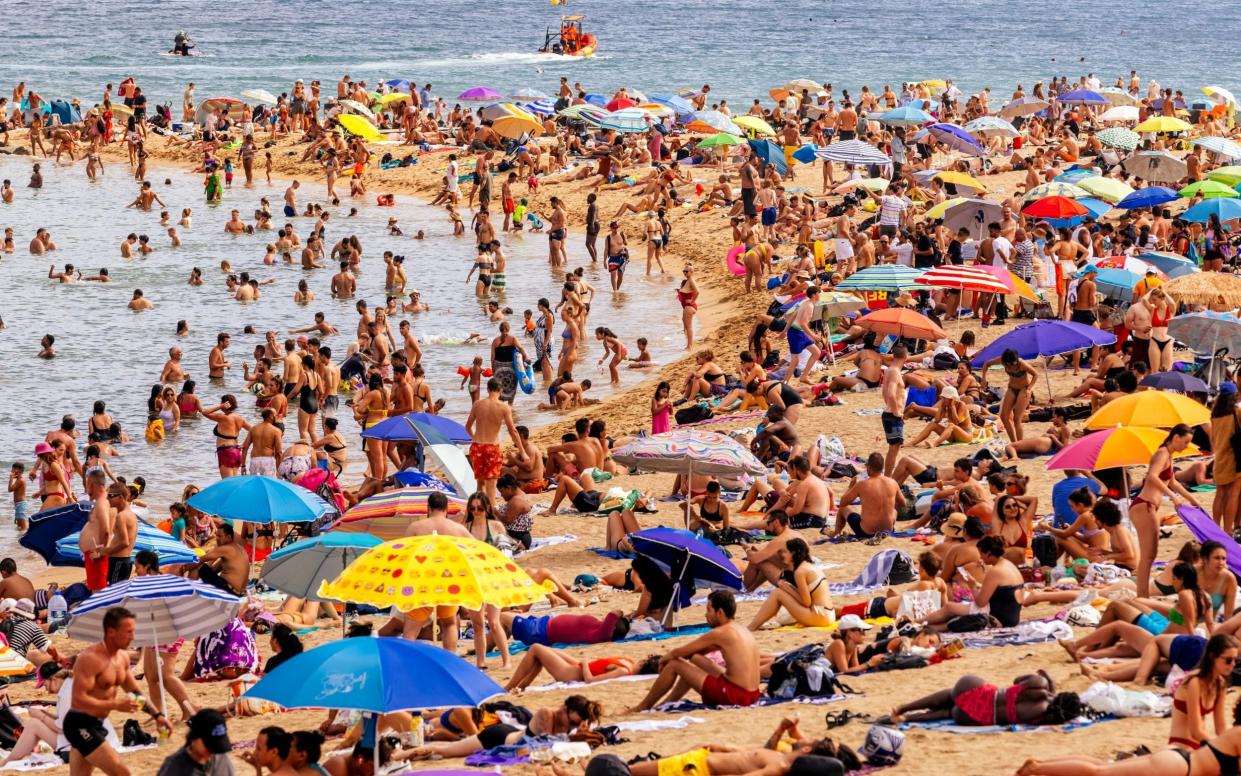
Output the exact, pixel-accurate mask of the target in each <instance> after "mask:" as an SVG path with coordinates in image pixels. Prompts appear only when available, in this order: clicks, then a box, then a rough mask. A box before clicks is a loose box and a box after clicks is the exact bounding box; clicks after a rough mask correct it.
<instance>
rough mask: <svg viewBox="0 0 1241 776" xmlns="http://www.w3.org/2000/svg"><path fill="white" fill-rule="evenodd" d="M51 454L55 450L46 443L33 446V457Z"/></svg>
mask: <svg viewBox="0 0 1241 776" xmlns="http://www.w3.org/2000/svg"><path fill="white" fill-rule="evenodd" d="M52 452H55V450H54V449H53V448H52V446H51V445H49V444H48V443H47V442H40V443H39V444H37V445H35V446H34V454H35V455H44V454H45V453H52Z"/></svg>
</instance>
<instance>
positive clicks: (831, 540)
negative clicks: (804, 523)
mask: <svg viewBox="0 0 1241 776" xmlns="http://www.w3.org/2000/svg"><path fill="white" fill-rule="evenodd" d="M884 535H885V536H886V537H887V538H889V539H912V538H913V537H915V536H917V535H918V532H917V531H916V530H914V529H912V528H911V529H905V528H902V529H898V530H896V531H886V532H884ZM874 538H875V537H873V536H872V537H868V538H865V539H863V538H861V537H859V536H854V535H853V534H850V533H845V534H841V535H840V536H829V537H826V538H824V539H816V540H815V542H814V543H815V544H845V543H846V542H869V541H872V540H873V539H874Z"/></svg>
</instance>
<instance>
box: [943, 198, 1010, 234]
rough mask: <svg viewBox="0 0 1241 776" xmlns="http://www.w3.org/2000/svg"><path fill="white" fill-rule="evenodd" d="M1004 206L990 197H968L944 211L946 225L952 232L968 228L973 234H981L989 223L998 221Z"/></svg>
mask: <svg viewBox="0 0 1241 776" xmlns="http://www.w3.org/2000/svg"><path fill="white" fill-rule="evenodd" d="M1002 212H1003V207H1002V206H1001V205H1000V203H999V202H992V201H991V200H989V199H967V200H965V201H964V202H958V203H957V204H955V205H953V206H952V207H950V208H948V209H947V210H945V211H944V226H945V227H946V228H947V229H948V230H949V231H951V232H956V231H958V230H960V229H968V230H969V231H970V233H971V234H974V235H975V236H981V235H982V233H983V232H985V231H986V229H987V224H989V223H991V222H993V221H998V220H999V219H1000V214H1001V213H1002Z"/></svg>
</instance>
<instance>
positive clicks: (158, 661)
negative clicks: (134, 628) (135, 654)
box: [149, 612, 168, 719]
mask: <svg viewBox="0 0 1241 776" xmlns="http://www.w3.org/2000/svg"><path fill="white" fill-rule="evenodd" d="M149 614H150V616H151V641H152V645H151V649H153V650H155V670H156V671H157V672H159V709H160V711H162V712H164V718H165V719H167V718H168V696H167V694H166V693H165V692H164V658H163V656H162V655H160V654H159V644H156V643H154V642H155V640H156V630H155V612H150V613H149Z"/></svg>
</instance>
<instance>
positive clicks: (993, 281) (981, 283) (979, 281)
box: [859, 264, 1013, 339]
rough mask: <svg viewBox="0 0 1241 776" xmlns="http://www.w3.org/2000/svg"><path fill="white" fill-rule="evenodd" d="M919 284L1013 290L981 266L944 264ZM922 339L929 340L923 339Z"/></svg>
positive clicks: (993, 291)
mask: <svg viewBox="0 0 1241 776" xmlns="http://www.w3.org/2000/svg"><path fill="white" fill-rule="evenodd" d="M918 282H919V283H921V284H923V285H928V286H936V287H939V288H956V289H960V290H962V291H980V292H982V293H987V294H1007V293H1009V292H1011V291H1012V290H1013V289H1012V286H1011V285H1007V284H1005V283H1004V282H1003V281H1002V280H1000V279H999V278H997V277H996V276H995V275H992V274H991V273H990V272H987V271H986V270H985V269H983V267H981V266H972V267H964V266H956V265H952V264H944V265H942V266H939V267H934V268H932V269H929V270H927V271H926V272H925V273H924V274H923V275H922V277H920V278H918ZM872 314H873V313H872ZM866 317H868V318H869V317H870V316H866ZM860 322H861V321H859V323H860ZM920 339H927V338H926V337H921V338H920Z"/></svg>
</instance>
